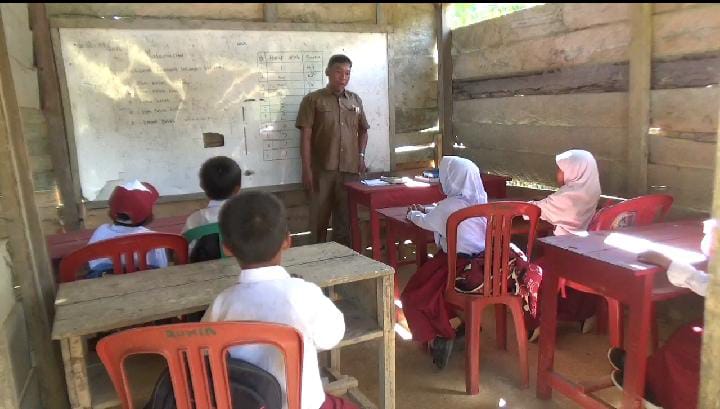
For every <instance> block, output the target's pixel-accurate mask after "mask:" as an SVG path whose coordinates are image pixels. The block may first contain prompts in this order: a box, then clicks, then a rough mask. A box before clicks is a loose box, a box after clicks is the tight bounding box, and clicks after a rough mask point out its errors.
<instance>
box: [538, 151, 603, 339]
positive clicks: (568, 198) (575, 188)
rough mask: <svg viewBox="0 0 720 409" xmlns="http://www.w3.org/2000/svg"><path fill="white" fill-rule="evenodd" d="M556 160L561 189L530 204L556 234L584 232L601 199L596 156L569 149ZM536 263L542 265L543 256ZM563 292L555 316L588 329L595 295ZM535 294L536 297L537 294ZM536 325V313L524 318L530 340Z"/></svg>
mask: <svg viewBox="0 0 720 409" xmlns="http://www.w3.org/2000/svg"><path fill="white" fill-rule="evenodd" d="M555 163H557V166H558V169H557V173H556V179H557V182H558V185H560V189H558V191H557V192H555V193H553V194H551V195H550V196H548V197H546V198H545V199H543V200H539V201H533V202H530V203H533V204H535V205H537V206H538V207H540V210H541V213H540V218H541V219H543V220H546V221H548V222H549V223H551V224H553V225H555V235H558V236H559V235H565V234H578V233H580V232H584V231H586V229H587V227H588V225H589V224H590V221H591V220H592V218H593V216H594V215H595V211H596V210H597V205H598V201H599V200H600V193H601V191H600V177H599V173H598V168H597V162H595V157H593V155H592V153H590V152H588V151H584V150H579V149H572V150H569V151H566V152H563V153H561V154H559V155H557V156H556V157H555ZM537 264H538V265H539V266H541V268H545V266H544V265H543V264H544V263H543V261H542V259H541V260H538V261H537ZM564 293H565V296H564V298H563V297H560V298H559V300H558V319H559V320H562V321H577V322H580V323H581V325H582V327H581V328H582V332H588V331H589V326H586V320H588V318H590V317H592V316H593V315H595V306H596V304H597V302H598V296H596V295H592V294H588V293H583V292H580V291H577V290H574V289H572V288H566V289H565V291H564ZM534 296H535V297H538V298H539V295H537V294H535V295H534ZM589 322H590V321H589V320H588V323H589ZM538 324H539V314H537V315H536V316H535V317H531V316H527V317H526V325H527V329H528V334H530V340H531V341H534V340H536V339H537V337H538V336H539V335H540V331H539V327H538Z"/></svg>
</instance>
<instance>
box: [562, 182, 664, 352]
mask: <svg viewBox="0 0 720 409" xmlns="http://www.w3.org/2000/svg"><path fill="white" fill-rule="evenodd" d="M672 204H673V197H672V196H670V195H663V194H653V195H645V196H638V197H635V198H632V199H628V200H625V201H622V202H619V203H616V204H614V205H610V206H607V207H603V208H602V209H600V210H599V211H598V212H597V213H595V216H594V217H593V219H592V221H590V226H589V227H588V231H600V230H616V229H621V228H624V227H631V226H645V225H648V224H652V223H658V222H661V221H663V220H664V219H665V216H667V214H668V212H670V207H672ZM565 285H567V286H569V287H571V288H574V289H576V290H579V291H583V292H587V293H591V294H597V293H596V292H595V291H594V290H592V289H590V288H588V287H585V286H583V285H580V284H578V283H575V282H572V281H566V282H565ZM604 298H605V300H606V301H607V308H608V327H609V328H608V332H609V333H610V344H611V345H612V346H613V347H617V348H621V347H622V345H623V310H622V305H621V304H620V303H619V302H618V301H617V300H615V299H613V298H608V297H604ZM653 301H661V296H660V297H653ZM650 316H651V317H653V320H652V322H653V324H652V340H653V346H654V348H656V349H657V346H658V342H659V341H658V330H657V322H656V320H655V307H654V303H653V307H652V309H651V314H650Z"/></svg>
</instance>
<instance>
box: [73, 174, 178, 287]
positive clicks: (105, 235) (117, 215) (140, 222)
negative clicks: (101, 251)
mask: <svg viewBox="0 0 720 409" xmlns="http://www.w3.org/2000/svg"><path fill="white" fill-rule="evenodd" d="M158 197H159V194H158V191H157V189H155V187H154V186H153V185H151V184H150V183H147V182H140V181H138V180H134V181H132V182H128V183H125V184H123V185H121V186H118V187H116V188H115V189H114V190H113V192H112V194H111V195H110V200H109V207H110V209H109V210H108V216H110V219H111V220H112V223H106V224H103V225H102V226H100V227H98V228H97V229H96V230H95V231H94V232H93V235H92V237H90V240H89V241H88V244H92V243H95V242H98V241H101V240H109V239H113V238H116V237H120V236H126V235H129V234H138V233H152V230H150V229H148V228H146V227H144V225H145V224H148V223H150V222H151V221H152V216H153V214H152V210H153V206H154V205H155V202H156V201H157V199H158ZM147 263H148V265H149V266H151V267H154V268H163V267H167V266H168V259H167V254H166V253H165V250H164V249H156V250H153V251H151V252H149V253H148V255H147ZM89 264H90V270H91V271H90V273H88V275H87V276H86V278H94V277H99V276H102V275H103V274H104V273H106V272H112V269H113V268H112V261H111V260H110V259H108V258H104V259H98V260H92V261H90V262H89Z"/></svg>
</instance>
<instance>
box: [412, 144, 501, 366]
mask: <svg viewBox="0 0 720 409" xmlns="http://www.w3.org/2000/svg"><path fill="white" fill-rule="evenodd" d="M440 185H441V186H442V189H443V192H444V193H445V194H446V195H447V198H446V199H443V200H442V201H440V202H439V203H438V204H437V206H435V207H434V208H432V209H430V210H428V209H427V208H426V209H425V211H427V213H424V212H423V211H422V210H421V207H420V206H417V205H413V206H411V207H410V209H409V211H408V215H407V218H408V219H409V220H411V221H412V222H413V223H415V224H416V225H418V226H420V227H422V228H423V229H426V230H430V231H432V232H433V233H434V236H435V243H436V244H437V246H438V247H439V249H440V250H439V251H438V253H437V254H436V255H435V257H433V258H432V259H430V260H429V261H428V262H426V263H425V264H424V265H422V266H421V267H420V269H418V271H417V272H416V273H415V274H414V275H413V276H412V278H411V279H410V281H409V282H408V284H407V286H406V287H405V290H404V291H403V293H402V295H401V300H402V304H403V312H404V313H405V317H406V318H407V322H408V326H409V327H410V331H411V332H412V334H413V339H414V340H415V341H418V342H421V343H426V342H429V343H430V348H431V350H432V353H433V361H434V362H435V364H436V365H437V366H438V367H440V368H443V367H444V366H445V365H446V364H447V360H448V359H449V357H450V353H451V352H452V343H453V339H454V338H455V329H454V328H453V327H452V325H451V324H450V318H451V316H450V313H449V307H448V305H447V303H446V302H445V284H446V282H447V276H448V268H447V267H448V266H447V254H446V253H447V236H446V224H447V219H448V217H450V215H451V214H453V213H454V212H456V211H458V210H461V209H464V208H466V207H470V206H475V205H479V204H485V203H487V194H486V193H485V187H484V186H483V183H482V179H481V178H480V170H479V169H478V167H477V166H476V165H475V164H474V163H473V162H472V161H470V160H468V159H464V158H460V157H457V156H445V157H444V158H442V160H441V161H440ZM485 228H486V221H485V218H472V219H468V220H465V221H464V222H462V223H461V224H460V226H458V244H457V252H458V254H459V255H460V257H461V258H460V259H459V260H458V262H459V263H458V267H459V268H464V267H465V264H467V262H469V260H470V258H472V257H476V256H478V255H479V254H480V253H482V252H483V251H484V250H485ZM470 281H475V282H477V281H479V282H482V278H480V280H469V277H468V283H470ZM470 290H472V289H470Z"/></svg>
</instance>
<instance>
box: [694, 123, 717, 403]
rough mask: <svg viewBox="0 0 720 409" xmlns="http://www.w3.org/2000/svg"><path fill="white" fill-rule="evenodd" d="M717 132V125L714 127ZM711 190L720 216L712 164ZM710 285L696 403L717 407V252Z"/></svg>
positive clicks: (712, 259)
mask: <svg viewBox="0 0 720 409" xmlns="http://www.w3.org/2000/svg"><path fill="white" fill-rule="evenodd" d="M718 136H720V129H718ZM715 152H716V153H715V163H716V164H717V163H720V144H718V145H717V146H716V148H715ZM715 166H716V167H715V191H714V192H713V207H712V215H713V217H714V218H715V220H720V172H718V171H717V165H715ZM713 244H714V245H715V248H720V228H718V227H716V228H715V243H713ZM709 270H710V271H708V272H709V273H710V277H711V278H710V285H709V286H708V292H707V295H706V296H705V318H704V319H705V331H704V332H703V347H702V368H701V371H700V396H699V399H698V407H699V408H706V409H720V400H718V398H717V397H718V395H720V321H719V320H720V298H718V296H720V276H718V275H720V263H719V262H718V253H717V251H716V252H715V256H714V257H712V258H711V259H710V266H709Z"/></svg>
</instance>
